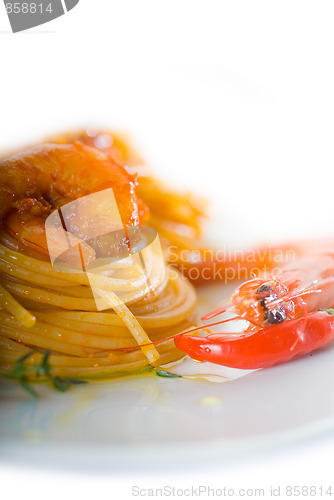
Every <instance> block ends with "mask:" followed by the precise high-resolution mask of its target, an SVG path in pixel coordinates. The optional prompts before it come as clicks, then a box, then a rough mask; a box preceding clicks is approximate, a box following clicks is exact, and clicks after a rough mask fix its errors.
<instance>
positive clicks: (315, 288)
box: [267, 282, 321, 308]
mask: <svg viewBox="0 0 334 500" xmlns="http://www.w3.org/2000/svg"><path fill="white" fill-rule="evenodd" d="M319 292H321V290H320V288H318V284H317V282H314V283H311V285H307V286H306V287H304V288H301V289H300V290H298V292H291V293H288V294H287V295H283V297H279V298H278V299H275V300H272V301H271V302H268V303H267V307H269V308H271V307H272V306H275V305H277V304H280V303H281V302H284V301H286V300H291V299H297V298H298V297H301V296H302V295H308V294H310V293H319Z"/></svg>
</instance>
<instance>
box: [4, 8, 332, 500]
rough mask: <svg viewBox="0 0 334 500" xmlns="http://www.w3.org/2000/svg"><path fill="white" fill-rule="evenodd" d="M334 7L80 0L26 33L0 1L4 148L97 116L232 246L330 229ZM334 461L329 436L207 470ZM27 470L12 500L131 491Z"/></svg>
mask: <svg viewBox="0 0 334 500" xmlns="http://www.w3.org/2000/svg"><path fill="white" fill-rule="evenodd" d="M333 16H334V5H333V2H331V1H330V2H326V1H320V2H314V1H313V2H309V1H305V0H304V1H302V2H299V1H293V0H290V1H280V2H272V1H270V0H266V1H262V2H261V1H234V2H232V1H223V0H220V1H212V0H208V1H204V0H203V1H196V0H192V1H185V0H177V1H175V0H169V1H168V2H161V1H159V0H153V1H147V0H135V1H129V0H118V1H114V0H91V1H89V0H80V2H79V4H78V6H77V7H76V8H75V9H73V10H72V11H71V12H70V13H68V14H67V15H66V16H63V17H61V18H59V19H57V20H55V21H53V22H52V23H50V24H46V25H44V26H41V27H39V28H36V29H34V30H31V31H29V32H26V33H20V34H15V35H13V34H11V33H10V31H9V30H10V26H9V23H8V19H7V18H6V13H5V9H4V6H3V4H0V54H1V70H0V90H1V93H0V116H1V122H0V123H1V125H0V126H1V135H0V149H1V150H6V149H11V148H15V147H16V146H21V145H22V144H25V143H29V142H31V141H37V140H38V139H39V138H42V137H44V136H45V135H48V134H50V133H53V132H55V131H61V130H66V129H70V128H73V127H82V126H85V125H92V124H94V125H101V126H104V127H110V128H112V129H123V130H128V131H130V132H132V133H133V135H134V137H135V139H136V142H137V143H138V145H139V146H140V147H141V149H142V151H143V153H144V155H145V156H146V158H147V159H148V161H149V162H150V163H151V164H152V165H153V166H154V168H155V169H156V172H158V173H159V175H160V176H161V177H164V178H165V179H166V180H168V181H169V182H170V183H171V184H172V185H174V186H179V187H187V188H192V189H194V190H195V191H197V192H199V193H200V194H206V195H208V196H209V197H210V198H211V199H212V200H213V202H214V206H215V211H216V217H217V219H218V218H219V225H218V226H216V227H218V232H219V235H218V236H219V239H220V240H221V241H224V242H226V243H227V244H231V245H238V244H249V243H256V242H259V241H263V240H267V241H272V240H274V239H275V240H280V239H284V238H291V237H303V236H305V235H311V236H314V237H315V236H318V235H321V234H329V235H331V234H332V231H333V229H332V226H333V210H332V204H333V202H332V199H333V196H332V190H333V164H334V162H333V160H334V148H333V131H334V130H333V129H334V118H333V117H334V92H333V89H334V64H333V51H334V30H333ZM305 390H307V389H306V388H305ZM312 457H313V458H312ZM312 464H315V465H312ZM328 464H333V443H332V442H331V441H329V438H328V442H327V444H326V440H319V441H317V442H312V443H311V444H309V446H306V445H304V447H300V448H298V447H297V448H295V449H293V450H286V452H285V454H284V452H282V454H278V455H277V456H271V457H268V459H266V458H263V457H262V458H258V462H253V463H252V464H250V463H248V462H247V460H246V461H245V462H243V463H242V464H241V463H240V464H239V465H238V466H236V465H234V466H233V467H232V466H231V468H230V469H229V470H228V471H226V473H225V475H224V473H222V472H219V464H217V469H216V470H214V471H213V472H212V473H210V474H211V476H210V477H209V475H208V474H209V471H207V470H206V469H205V464H203V471H204V472H203V476H201V478H203V481H202V482H205V477H207V480H206V482H208V481H211V483H212V484H213V483H217V487H218V483H219V481H220V479H219V478H221V477H224V478H225V479H224V482H225V484H226V483H228V480H227V478H226V474H227V473H228V478H230V484H232V485H233V482H234V484H236V481H237V480H239V483H243V482H245V486H246V487H247V486H248V484H253V483H255V485H256V484H257V485H258V487H261V484H269V483H265V480H264V478H265V474H267V477H268V478H269V480H268V481H269V482H270V484H272V483H275V481H274V478H276V479H277V480H278V482H281V483H283V482H284V480H285V478H286V483H291V482H292V479H293V477H292V476H293V474H295V475H296V478H297V479H298V481H296V482H295V484H300V483H301V482H302V480H303V478H304V480H305V482H309V481H308V480H311V482H317V477H318V479H319V481H318V483H321V482H325V479H326V478H327V481H328V482H329V480H330V477H331V476H332V473H331V471H332V465H331V467H330V468H329V467H328ZM279 471H281V472H279ZM148 473H149V471H148ZM275 474H276V476H275ZM185 476H186V477H188V478H190V479H189V481H191V477H193V480H194V477H195V476H194V475H193V476H192V475H191V473H190V472H189V471H188V472H187V473H185ZM17 477H18V472H17V471H13V470H11V471H9V470H7V473H6V478H7V479H1V481H2V484H3V482H4V481H7V483H8V484H12V485H13V480H15V483H14V484H15V488H14V489H13V486H12V496H10V497H8V498H18V496H17V489H20V488H21V490H22V493H21V495H22V497H24V498H32V497H33V496H34V498H41V497H42V496H41V492H42V491H43V489H44V488H46V490H47V494H46V495H45V496H48V497H49V498H53V497H55V495H56V493H58V489H57V488H60V486H61V485H63V484H64V481H65V482H66V483H67V489H66V491H68V493H69V494H68V498H69V497H73V496H74V497H75V496H76V497H78V498H79V492H80V494H82V495H83V496H82V498H86V497H87V498H88V497H91V496H93V495H95V494H94V491H96V492H98V493H99V494H100V495H102V494H103V496H104V497H105V498H116V496H115V495H116V494H115V491H117V490H118V491H119V493H118V496H117V498H130V496H128V491H129V490H128V485H129V484H130V482H132V481H129V479H127V478H125V477H123V478H121V477H110V478H109V479H107V478H99V480H97V479H96V478H95V479H94V478H88V477H85V478H83V477H80V478H78V477H76V476H71V475H67V476H66V477H62V478H61V480H60V479H59V477H57V480H56V483H54V482H55V479H54V477H53V476H47V475H46V473H43V474H42V475H39V487H38V488H37V489H36V479H37V475H36V473H35V472H24V471H20V477H21V481H20V482H19V483H18V482H17V481H16V478H17ZM52 477H53V479H52ZM197 477H198V472H196V479H197ZM238 477H239V479H238ZM137 479H138V478H137ZM137 479H136V480H135V479H134V480H133V482H134V484H135V482H136V481H137ZM162 479H163V484H166V482H167V480H168V482H172V479H170V477H169V476H168V472H167V471H166V473H165V474H164V476H163V478H160V479H156V480H155V481H156V483H157V484H158V485H160V486H161V484H162ZM179 479H180V478H178V479H177V480H179ZM257 479H258V480H257ZM47 480H48V481H49V482H48V484H47V485H45V483H46V481H47ZM142 480H143V479H142ZM189 481H188V484H189ZM247 481H248V483H247ZM266 481H267V480H266ZM276 482H277V481H276ZM32 483H33V484H34V488H33V489H31V488H32ZM52 483H54V484H55V488H53V487H51V484H52ZM146 484H147V483H146ZM154 484H155V483H154ZM28 485H29V488H28V489H27V486H28ZM43 485H44V488H43ZM239 486H242V484H239ZM146 487H148V486H146ZM44 491H45V489H44ZM333 492H334V490H333ZM33 493H35V495H34V494H33ZM66 498H67V496H66ZM80 498H81V497H80Z"/></svg>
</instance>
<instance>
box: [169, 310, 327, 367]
mask: <svg viewBox="0 0 334 500" xmlns="http://www.w3.org/2000/svg"><path fill="white" fill-rule="evenodd" d="M226 335H227V334H223V335H222V334H211V335H208V336H207V337H192V336H187V335H182V336H179V337H176V338H175V345H176V346H177V347H178V348H179V349H180V350H181V351H183V352H184V353H186V354H188V355H189V356H190V357H191V358H193V359H195V360H198V361H210V362H212V363H217V364H220V365H225V366H229V367H233V368H242V369H257V368H266V367H269V366H273V365H276V364H278V363H284V362H285V361H288V360H290V359H291V358H294V357H295V356H301V355H303V354H308V353H310V352H312V351H314V350H315V349H319V348H320V347H323V346H325V345H327V344H329V343H330V342H332V341H333V340H334V316H333V315H332V314H329V313H328V312H325V311H317V312H313V313H310V314H307V315H306V316H302V317H300V318H298V319H295V320H290V321H285V322H283V323H278V324H276V325H273V326H268V327H265V328H262V329H260V330H258V331H256V332H255V333H253V334H251V335H246V336H245V335H243V336H241V337H238V338H235V339H232V340H227V339H226Z"/></svg>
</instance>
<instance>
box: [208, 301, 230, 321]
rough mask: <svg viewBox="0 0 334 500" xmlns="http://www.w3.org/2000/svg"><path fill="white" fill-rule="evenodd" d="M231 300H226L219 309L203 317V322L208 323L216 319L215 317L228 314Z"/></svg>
mask: <svg viewBox="0 0 334 500" xmlns="http://www.w3.org/2000/svg"><path fill="white" fill-rule="evenodd" d="M231 305H232V304H231V300H230V299H226V300H223V301H222V302H220V306H221V307H218V308H217V309H214V310H213V311H211V312H209V313H207V314H205V315H204V316H202V317H201V320H202V321H207V320H208V319H211V318H214V317H215V316H219V314H223V313H224V312H227V311H228V309H229V308H230V307H231Z"/></svg>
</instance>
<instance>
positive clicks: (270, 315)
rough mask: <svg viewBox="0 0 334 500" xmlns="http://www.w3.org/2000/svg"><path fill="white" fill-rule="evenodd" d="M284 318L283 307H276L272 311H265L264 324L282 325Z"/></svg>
mask: <svg viewBox="0 0 334 500" xmlns="http://www.w3.org/2000/svg"><path fill="white" fill-rule="evenodd" d="M285 318H286V314H285V311H284V309H283V307H278V308H277V309H274V310H273V311H270V309H267V308H266V309H265V318H264V319H265V322H266V323H267V324H268V325H276V324H277V323H282V322H283V321H284V320H285Z"/></svg>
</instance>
